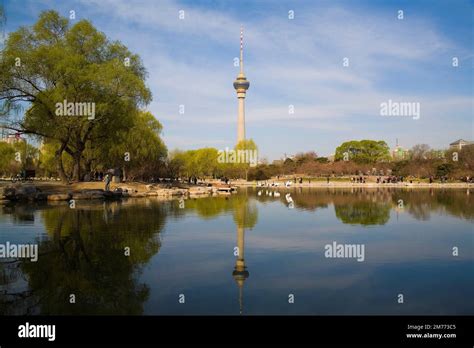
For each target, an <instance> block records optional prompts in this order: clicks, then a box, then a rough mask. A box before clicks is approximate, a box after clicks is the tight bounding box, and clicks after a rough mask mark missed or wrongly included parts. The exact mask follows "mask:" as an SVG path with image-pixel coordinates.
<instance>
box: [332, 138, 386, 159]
mask: <svg viewBox="0 0 474 348" xmlns="http://www.w3.org/2000/svg"><path fill="white" fill-rule="evenodd" d="M389 150H390V149H389V147H388V145H387V143H386V142H385V141H383V140H379V141H376V140H360V141H357V140H351V141H346V142H344V143H342V144H341V145H340V146H338V147H337V148H336V154H335V159H336V161H341V160H344V159H345V158H348V160H350V161H354V162H356V163H375V162H383V161H388V160H390V151H389ZM345 154H346V155H345Z"/></svg>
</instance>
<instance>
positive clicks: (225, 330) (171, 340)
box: [0, 316, 474, 348]
mask: <svg viewBox="0 0 474 348" xmlns="http://www.w3.org/2000/svg"><path fill="white" fill-rule="evenodd" d="M473 318H474V317H473V316H242V317H239V316H135V317H125V316H123V317H119V316H108V317H101V316H80V317H73V316H34V317H20V316H9V317H6V316H4V317H0V346H1V347H2V348H5V347H6V348H8V347H10V346H13V345H18V344H21V345H25V344H34V345H38V344H41V345H45V344H46V345H56V344H81V345H82V344H122V345H123V344H125V345H130V346H136V345H141V344H163V343H167V344H177V343H181V344H183V343H184V344H199V343H204V344H221V345H222V344H229V343H233V344H235V343H239V342H242V343H250V342H252V343H254V344H275V343H280V344H281V343H283V344H288V345H294V344H302V343H306V344H311V345H313V344H320V343H324V344H393V345H400V344H403V345H405V344H408V345H412V346H420V345H423V346H430V347H431V346H435V345H444V346H449V347H452V346H466V347H472V346H473V342H474V335H473V329H472V328H473V327H474V325H473V322H474V320H473ZM27 322H28V323H29V324H35V325H45V324H47V325H51V324H54V325H56V327H55V334H56V335H55V340H54V341H53V342H50V341H48V339H47V338H20V337H18V332H19V326H20V325H25V324H26V323H27ZM408 325H421V326H422V329H420V330H419V331H418V330H416V329H408ZM426 325H430V326H431V330H425V327H426ZM435 325H442V326H440V327H437V328H436V329H435ZM453 325H455V328H454V326H453ZM447 326H449V327H450V328H449V329H448V328H447ZM426 333H431V334H433V333H437V334H453V333H454V334H456V338H445V337H443V338H441V339H438V338H428V337H426V338H407V334H422V335H423V334H426Z"/></svg>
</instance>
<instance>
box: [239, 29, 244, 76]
mask: <svg viewBox="0 0 474 348" xmlns="http://www.w3.org/2000/svg"><path fill="white" fill-rule="evenodd" d="M240 73H241V74H243V73H244V27H243V26H242V25H241V26H240Z"/></svg>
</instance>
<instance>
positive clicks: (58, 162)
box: [54, 146, 69, 182]
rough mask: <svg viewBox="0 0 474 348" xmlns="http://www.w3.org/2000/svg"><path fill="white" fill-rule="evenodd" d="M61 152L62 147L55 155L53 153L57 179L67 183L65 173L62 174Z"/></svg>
mask: <svg viewBox="0 0 474 348" xmlns="http://www.w3.org/2000/svg"><path fill="white" fill-rule="evenodd" d="M63 151H64V147H63V146H61V147H60V148H59V149H58V150H57V151H56V152H55V153H54V159H55V162H56V170H57V172H58V175H59V178H60V179H61V181H64V182H67V181H69V179H68V177H67V175H66V173H65V172H64V166H63V156H62V154H63Z"/></svg>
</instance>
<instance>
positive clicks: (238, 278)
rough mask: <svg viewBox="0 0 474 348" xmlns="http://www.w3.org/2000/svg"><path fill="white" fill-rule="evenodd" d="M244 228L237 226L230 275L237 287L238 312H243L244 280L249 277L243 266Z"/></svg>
mask: <svg viewBox="0 0 474 348" xmlns="http://www.w3.org/2000/svg"><path fill="white" fill-rule="evenodd" d="M244 248H245V228H244V227H243V226H237V250H238V255H237V260H236V261H235V267H234V271H233V272H232V276H233V277H234V279H235V282H236V283H237V286H238V287H239V312H240V314H242V313H243V308H244V298H243V292H244V282H245V280H246V279H247V278H248V277H249V271H247V267H246V266H245V250H244Z"/></svg>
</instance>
